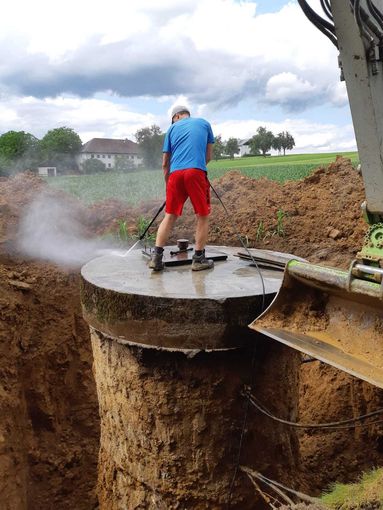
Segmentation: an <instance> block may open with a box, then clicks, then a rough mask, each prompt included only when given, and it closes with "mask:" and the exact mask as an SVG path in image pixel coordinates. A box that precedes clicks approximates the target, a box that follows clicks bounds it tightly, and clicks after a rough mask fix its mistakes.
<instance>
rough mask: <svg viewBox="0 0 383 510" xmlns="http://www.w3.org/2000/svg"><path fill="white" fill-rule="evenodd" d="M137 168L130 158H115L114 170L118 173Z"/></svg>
mask: <svg viewBox="0 0 383 510" xmlns="http://www.w3.org/2000/svg"><path fill="white" fill-rule="evenodd" d="M135 168H136V165H135V164H134V162H133V160H131V159H130V158H129V157H128V156H126V155H124V154H121V155H119V156H115V157H114V169H115V170H116V172H129V171H130V170H134V169H135Z"/></svg>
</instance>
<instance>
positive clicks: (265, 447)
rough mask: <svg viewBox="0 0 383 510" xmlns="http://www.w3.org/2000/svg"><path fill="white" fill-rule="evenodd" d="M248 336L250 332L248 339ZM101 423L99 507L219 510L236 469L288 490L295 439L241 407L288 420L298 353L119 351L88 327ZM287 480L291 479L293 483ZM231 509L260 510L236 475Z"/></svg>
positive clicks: (280, 349)
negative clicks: (262, 407)
mask: <svg viewBox="0 0 383 510" xmlns="http://www.w3.org/2000/svg"><path fill="white" fill-rule="evenodd" d="M255 336H256V335H255ZM92 345H93V353H94V372H95V377H96V382H97V390H98V397H99V405H100V417H101V447H100V455H99V480H98V497H99V503H100V509H101V510H133V509H134V510H135V509H139V508H140V509H159V510H176V509H178V510H179V509H183V510H186V509H188V510H189V509H190V510H224V509H226V508H227V504H228V501H229V498H230V492H231V482H232V478H233V475H234V472H235V470H236V466H237V463H238V462H239V463H240V464H241V465H245V466H249V467H251V468H252V469H255V470H256V471H259V472H261V473H263V474H264V475H266V476H269V477H272V478H274V479H277V480H279V481H281V482H284V483H287V484H291V485H292V486H295V485H296V468H297V462H298V442H297V438H296V436H295V432H294V431H292V430H291V428H290V427H284V426H282V425H279V424H276V423H274V422H272V421H271V422H270V420H269V419H268V418H267V417H265V416H263V415H259V414H258V413H256V412H253V410H252V409H251V408H250V409H248V416H247V422H246V426H245V432H246V433H245V435H244V438H243V448H242V455H241V458H240V459H238V449H239V443H240V438H241V433H242V427H243V424H244V416H245V413H246V406H247V403H246V401H245V399H244V398H243V397H241V391H242V389H243V387H244V385H246V384H252V386H253V388H254V390H253V391H254V394H255V395H256V396H257V398H258V399H259V401H261V402H263V403H267V406H268V407H270V408H271V409H272V410H273V411H274V412H276V413H277V414H279V415H282V416H284V417H290V418H294V417H295V416H296V410H295V404H296V401H297V381H296V375H297V359H298V354H297V353H296V352H295V351H293V350H291V349H288V348H286V347H284V346H283V345H281V344H278V343H277V342H270V341H268V340H267V341H264V343H263V342H262V340H261V341H259V340H258V343H257V354H256V359H255V365H254V366H252V352H251V350H245V349H238V350H235V351H224V352H222V351H221V352H218V351H215V352H212V353H203V352H201V353H199V354H197V355H196V356H195V357H193V358H191V359H190V358H187V357H186V356H185V355H184V354H182V353H175V352H169V351H159V350H154V349H141V348H138V347H134V346H127V345H121V344H119V343H118V342H115V341H113V340H111V339H109V338H107V337H105V336H103V335H102V334H100V333H98V332H96V331H94V330H93V332H92ZM294 476H295V477H294ZM231 503H232V505H231V507H230V508H232V509H233V510H234V509H237V510H250V509H254V508H257V509H261V508H263V503H262V500H261V499H259V495H257V493H256V492H255V491H254V488H253V487H252V485H251V484H250V482H249V481H248V479H247V478H246V476H245V475H244V474H243V473H242V472H241V471H240V470H239V471H238V474H237V477H236V481H235V484H234V486H233V489H232V495H231Z"/></svg>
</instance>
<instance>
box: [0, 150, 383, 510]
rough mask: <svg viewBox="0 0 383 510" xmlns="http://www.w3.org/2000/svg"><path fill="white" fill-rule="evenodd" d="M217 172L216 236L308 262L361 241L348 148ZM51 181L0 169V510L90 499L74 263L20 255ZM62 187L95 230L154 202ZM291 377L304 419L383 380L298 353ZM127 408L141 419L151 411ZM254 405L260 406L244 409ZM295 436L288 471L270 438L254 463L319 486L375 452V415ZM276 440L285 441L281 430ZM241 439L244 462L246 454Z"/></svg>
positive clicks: (306, 486)
mask: <svg viewBox="0 0 383 510" xmlns="http://www.w3.org/2000/svg"><path fill="white" fill-rule="evenodd" d="M213 184H214V187H215V189H216V190H217V192H218V193H219V194H220V196H221V197H222V199H223V200H224V202H225V204H226V206H227V207H228V209H229V211H230V219H229V218H227V217H226V214H225V213H224V211H223V210H222V208H221V206H220V204H219V203H218V201H217V200H216V199H214V198H213V200H212V202H213V214H212V222H211V225H212V228H211V238H210V242H211V243H212V244H213V243H214V244H227V245H238V241H237V239H236V237H235V231H238V232H239V233H240V234H241V236H242V237H243V238H244V239H247V241H248V243H249V245H250V246H254V247H259V248H267V249H274V250H278V251H286V252H289V253H296V254H297V255H299V256H302V257H305V258H308V259H309V260H310V261H312V262H319V263H325V264H331V265H334V266H340V267H347V266H348V264H349V261H350V259H351V258H352V257H353V256H354V254H355V253H356V252H357V251H358V250H359V248H360V246H361V244H362V241H363V237H364V232H365V225H364V223H363V220H362V219H361V215H360V203H361V202H362V201H363V199H364V192H363V184H362V180H361V178H360V176H359V175H358V174H357V172H356V171H355V170H354V169H353V168H352V166H351V165H350V162H349V161H347V160H343V159H339V160H338V161H337V162H336V163H334V164H333V165H330V167H329V168H326V169H319V170H317V171H316V172H315V173H314V174H313V175H312V176H311V177H310V178H308V179H305V180H303V181H300V182H295V183H294V182H291V183H287V184H285V185H280V184H278V183H275V182H271V181H268V180H260V181H252V180H250V179H247V178H246V177H243V176H241V175H240V174H239V173H236V172H231V173H230V174H226V175H225V176H224V177H222V178H221V179H219V180H218V181H215V182H214V183H213ZM45 188H46V185H45V183H44V182H43V181H42V180H40V179H38V178H36V177H35V176H32V175H20V176H18V177H17V178H15V179H1V180H0V261H1V266H0V317H1V323H0V335H1V344H0V345H1V347H0V348H1V357H0V409H1V413H0V493H1V502H0V508H1V509H4V510H5V509H7V510H8V509H9V510H11V509H12V510H24V509H28V510H29V509H32V510H34V509H35V508H36V509H37V508H39V509H47V510H48V509H51V508H57V509H68V508H76V509H80V510H81V509H92V508H95V507H96V504H97V503H96V497H95V488H96V483H97V468H96V464H97V454H98V448H99V422H100V418H99V414H98V404H97V397H96V387H95V383H94V378H93V374H92V356H91V346H90V338H89V332H88V328H87V326H86V324H85V323H84V321H83V319H82V317H81V311H80V303H79V290H78V285H79V276H78V270H73V271H67V270H62V269H60V268H58V267H55V266H53V265H49V264H46V263H38V262H34V261H30V260H26V259H25V258H24V257H23V256H22V255H21V254H20V253H18V251H17V248H16V245H15V240H16V238H17V234H16V227H17V224H18V222H19V219H20V216H21V214H22V211H23V210H25V206H26V205H27V204H28V203H29V202H30V201H31V200H32V198H33V197H34V196H35V195H36V193H39V192H40V191H41V190H42V189H45ZM50 193H52V194H53V195H54V194H56V193H58V192H56V191H50ZM58 195H59V196H60V197H61V198H64V199H65V200H67V201H68V203H70V204H71V206H73V207H76V208H77V209H76V210H77V215H78V217H79V218H80V219H81V221H82V223H83V226H84V230H85V231H86V232H88V233H89V235H92V233H95V234H105V233H107V232H110V231H111V230H112V231H113V230H114V231H116V230H117V227H118V219H126V220H127V221H128V223H129V228H130V230H133V229H134V228H135V224H136V218H137V217H138V216H140V215H145V216H147V217H150V216H152V215H154V213H155V212H156V210H157V209H158V207H159V205H160V203H159V202H152V203H150V204H146V205H144V206H142V207H140V208H135V209H132V208H131V207H128V206H126V204H124V203H121V202H118V201H108V202H104V203H102V204H99V205H94V206H93V207H92V208H86V207H85V206H83V205H82V204H81V203H79V202H78V201H76V200H75V199H73V198H70V197H68V196H65V195H64V194H62V193H58ZM278 210H283V212H284V213H286V214H287V215H286V216H285V217H284V219H283V225H282V226H283V233H284V235H279V234H278V233H277V230H278V229H277V227H278V225H277V212H278ZM188 211H190V208H187V209H186V210H185V216H184V218H183V219H182V221H180V222H179V224H178V226H177V229H176V231H175V233H174V236H173V239H176V238H178V237H189V238H190V239H192V235H193V228H194V220H193V218H192V214H187V213H188ZM260 226H262V228H260ZM279 226H280V225H279ZM279 233H281V232H280V230H279ZM161 363H166V360H165V359H164V360H160V362H159V364H161ZM135 366H137V365H135ZM265 367H267V365H265ZM260 369H262V367H260ZM268 376H269V380H270V384H269V385H268V386H269V389H268V391H269V392H273V391H274V390H273V388H275V384H279V382H278V381H279V380H278V375H277V374H275V373H274V372H273V371H272V370H271V369H270V372H269V373H268ZM233 388H234V387H233ZM299 391H300V399H299V409H300V412H299V419H300V420H301V421H316V420H317V421H318V422H320V421H332V420H339V419H344V418H348V417H350V416H351V417H352V416H357V415H358V414H361V413H363V412H367V411H369V410H374V409H376V408H377V407H381V406H382V392H381V391H379V390H377V389H376V388H373V387H371V386H370V385H368V384H367V383H363V382H360V381H357V380H355V379H354V378H352V377H350V376H347V375H346V374H343V373H341V372H339V371H337V370H335V369H332V368H331V367H328V366H325V365H323V364H321V363H319V362H313V363H310V364H307V365H302V369H301V371H300V390H299ZM130 395H131V397H133V393H131V394H130ZM269 397H270V398H269ZM263 398H265V402H268V403H269V402H272V403H273V405H272V406H271V407H272V410H273V411H274V412H275V413H276V414H278V415H282V416H283V415H284V413H287V415H288V411H287V410H286V409H285V408H284V407H283V402H279V401H277V400H275V399H273V398H272V395H271V396H269V395H268V394H267V395H263ZM137 409H138V408H137ZM283 417H285V418H286V414H285V415H284V416H283ZM104 418H105V417H104ZM135 419H137V420H138V421H137V423H138V424H139V426H140V427H144V422H145V415H142V416H141V417H136V418H135ZM249 419H251V420H253V419H259V417H258V416H257V413H256V412H255V411H253V410H252V411H251V413H250V418H249ZM168 420H169V427H170V429H171V428H172V427H174V428H177V426H178V423H177V419H176V417H174V419H173V420H172V417H171V414H169V417H168ZM259 423H262V424H263V425H262V426H263V433H264V437H265V439H267V438H268V437H269V434H270V433H272V431H273V430H274V429H273V427H274V424H273V422H270V421H269V419H267V418H266V417H262V419H261V422H259ZM259 426H260V425H259ZM234 435H235V434H234ZM246 440H248V441H251V437H249V436H247V437H246ZM299 442H300V457H299V456H298V455H297V456H296V459H295V461H296V462H298V465H297V467H296V470H295V471H294V473H293V474H292V475H291V473H286V472H285V470H284V469H283V466H285V465H286V464H285V463H284V462H283V461H281V460H280V457H279V454H278V453H275V450H273V451H272V452H271V451H270V450H266V451H265V452H264V456H263V458H264V461H263V464H262V465H261V466H258V468H259V470H260V471H262V470H263V471H264V473H265V474H266V475H267V473H269V474H270V473H273V475H274V476H275V477H277V479H278V477H280V479H284V480H285V481H286V482H289V483H291V484H292V485H293V486H294V488H298V489H302V490H305V491H306V492H308V493H310V494H317V493H318V492H319V491H320V490H321V489H323V488H324V487H325V486H327V484H329V483H330V482H332V481H335V480H340V481H351V480H353V479H355V478H356V477H357V476H358V474H359V473H360V471H361V470H363V469H368V468H371V467H373V466H376V465H382V464H383V462H382V461H383V440H382V433H381V429H380V428H379V427H378V426H371V427H363V428H356V429H355V430H351V431H349V430H345V431H342V430H340V431H337V432H325V433H324V432H320V433H319V432H316V433H310V434H306V433H303V432H300V433H299ZM260 444H262V442H261V443H260ZM279 446H280V448H279V451H280V452H281V455H282V456H283V455H285V452H284V444H281V443H280V444H279ZM244 451H245V454H244V458H243V459H241V462H243V463H248V465H250V466H252V464H251V462H252V459H251V458H249V457H247V456H246V448H245V450H244ZM271 453H272V455H271ZM101 455H103V453H101ZM252 467H254V466H252ZM108 469H109V468H108ZM109 473H112V468H111V467H110V470H109ZM108 476H109V475H108ZM241 476H242V475H239V479H240V480H241ZM288 477H290V479H287V478H288ZM100 483H101V482H100ZM238 483H243V482H242V481H239V482H238ZM99 488H100V490H101V485H99ZM104 490H105V489H104ZM249 497H250V496H249ZM254 497H255V496H254ZM147 505H149V503H148V504H147ZM143 508H145V506H144V507H143ZM147 508H150V506H147Z"/></svg>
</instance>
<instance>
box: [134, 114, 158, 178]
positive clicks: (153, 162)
mask: <svg viewBox="0 0 383 510" xmlns="http://www.w3.org/2000/svg"><path fill="white" fill-rule="evenodd" d="M164 137H165V134H164V133H162V132H161V129H160V128H159V127H158V126H156V125H155V124H153V125H152V126H150V127H145V128H142V129H139V130H138V131H137V132H136V134H135V138H136V141H137V143H138V145H139V147H140V150H141V152H142V157H143V160H144V165H145V167H146V168H160V167H161V165H162V145H163V143H164Z"/></svg>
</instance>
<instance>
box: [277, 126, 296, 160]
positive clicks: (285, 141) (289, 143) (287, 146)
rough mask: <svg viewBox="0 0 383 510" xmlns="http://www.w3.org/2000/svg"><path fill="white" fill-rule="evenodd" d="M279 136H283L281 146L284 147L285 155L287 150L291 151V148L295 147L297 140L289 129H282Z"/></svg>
mask: <svg viewBox="0 0 383 510" xmlns="http://www.w3.org/2000/svg"><path fill="white" fill-rule="evenodd" d="M278 136H280V138H281V147H282V149H283V155H285V154H286V150H289V151H291V149H293V148H294V147H295V140H294V138H293V137H292V135H291V134H290V133H289V132H288V131H282V133H279V135H278Z"/></svg>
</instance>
